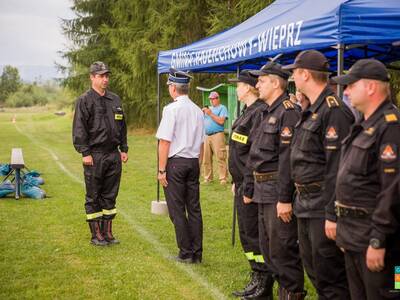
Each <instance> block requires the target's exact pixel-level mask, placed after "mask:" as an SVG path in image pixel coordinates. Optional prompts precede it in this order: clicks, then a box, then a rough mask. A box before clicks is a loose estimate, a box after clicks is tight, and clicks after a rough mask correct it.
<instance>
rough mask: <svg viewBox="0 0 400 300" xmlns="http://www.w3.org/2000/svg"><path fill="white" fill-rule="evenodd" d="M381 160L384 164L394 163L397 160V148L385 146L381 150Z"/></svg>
mask: <svg viewBox="0 0 400 300" xmlns="http://www.w3.org/2000/svg"><path fill="white" fill-rule="evenodd" d="M381 149H382V150H381V155H380V157H381V160H383V161H384V162H392V161H394V160H396V158H397V153H396V152H397V151H396V146H395V145H393V144H386V145H383V146H382V148H381Z"/></svg>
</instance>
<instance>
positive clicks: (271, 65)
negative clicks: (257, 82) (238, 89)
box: [250, 62, 290, 80]
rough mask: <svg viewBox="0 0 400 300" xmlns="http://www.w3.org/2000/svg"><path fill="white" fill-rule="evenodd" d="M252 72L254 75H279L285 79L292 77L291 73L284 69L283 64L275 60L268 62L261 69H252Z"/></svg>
mask: <svg viewBox="0 0 400 300" xmlns="http://www.w3.org/2000/svg"><path fill="white" fill-rule="evenodd" d="M250 74H251V75H254V76H263V75H277V76H279V77H281V78H283V79H285V80H288V79H289V77H290V73H289V72H288V71H285V70H283V68H282V66H281V65H280V64H278V63H275V62H268V63H266V64H265V65H263V66H262V68H261V69H260V70H257V71H250Z"/></svg>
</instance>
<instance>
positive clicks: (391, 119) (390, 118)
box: [384, 110, 399, 123]
mask: <svg viewBox="0 0 400 300" xmlns="http://www.w3.org/2000/svg"><path fill="white" fill-rule="evenodd" d="M384 114H385V121H386V123H399V118H398V116H397V115H396V114H395V113H394V112H393V110H387V111H385V112H384Z"/></svg>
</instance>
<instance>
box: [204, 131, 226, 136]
mask: <svg viewBox="0 0 400 300" xmlns="http://www.w3.org/2000/svg"><path fill="white" fill-rule="evenodd" d="M221 132H223V131H218V132H213V133H210V134H207V136H212V135H214V134H217V133H221Z"/></svg>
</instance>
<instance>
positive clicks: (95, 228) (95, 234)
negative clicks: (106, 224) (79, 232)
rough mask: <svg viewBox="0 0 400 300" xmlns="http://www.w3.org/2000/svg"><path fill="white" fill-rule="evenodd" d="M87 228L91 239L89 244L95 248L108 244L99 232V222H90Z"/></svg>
mask: <svg viewBox="0 0 400 300" xmlns="http://www.w3.org/2000/svg"><path fill="white" fill-rule="evenodd" d="M88 223H89V228H90V232H91V233H92V239H91V240H90V242H91V243H92V244H93V245H95V246H107V245H108V243H107V241H106V240H105V239H104V237H103V236H102V234H101V231H100V221H90V222H88Z"/></svg>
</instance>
